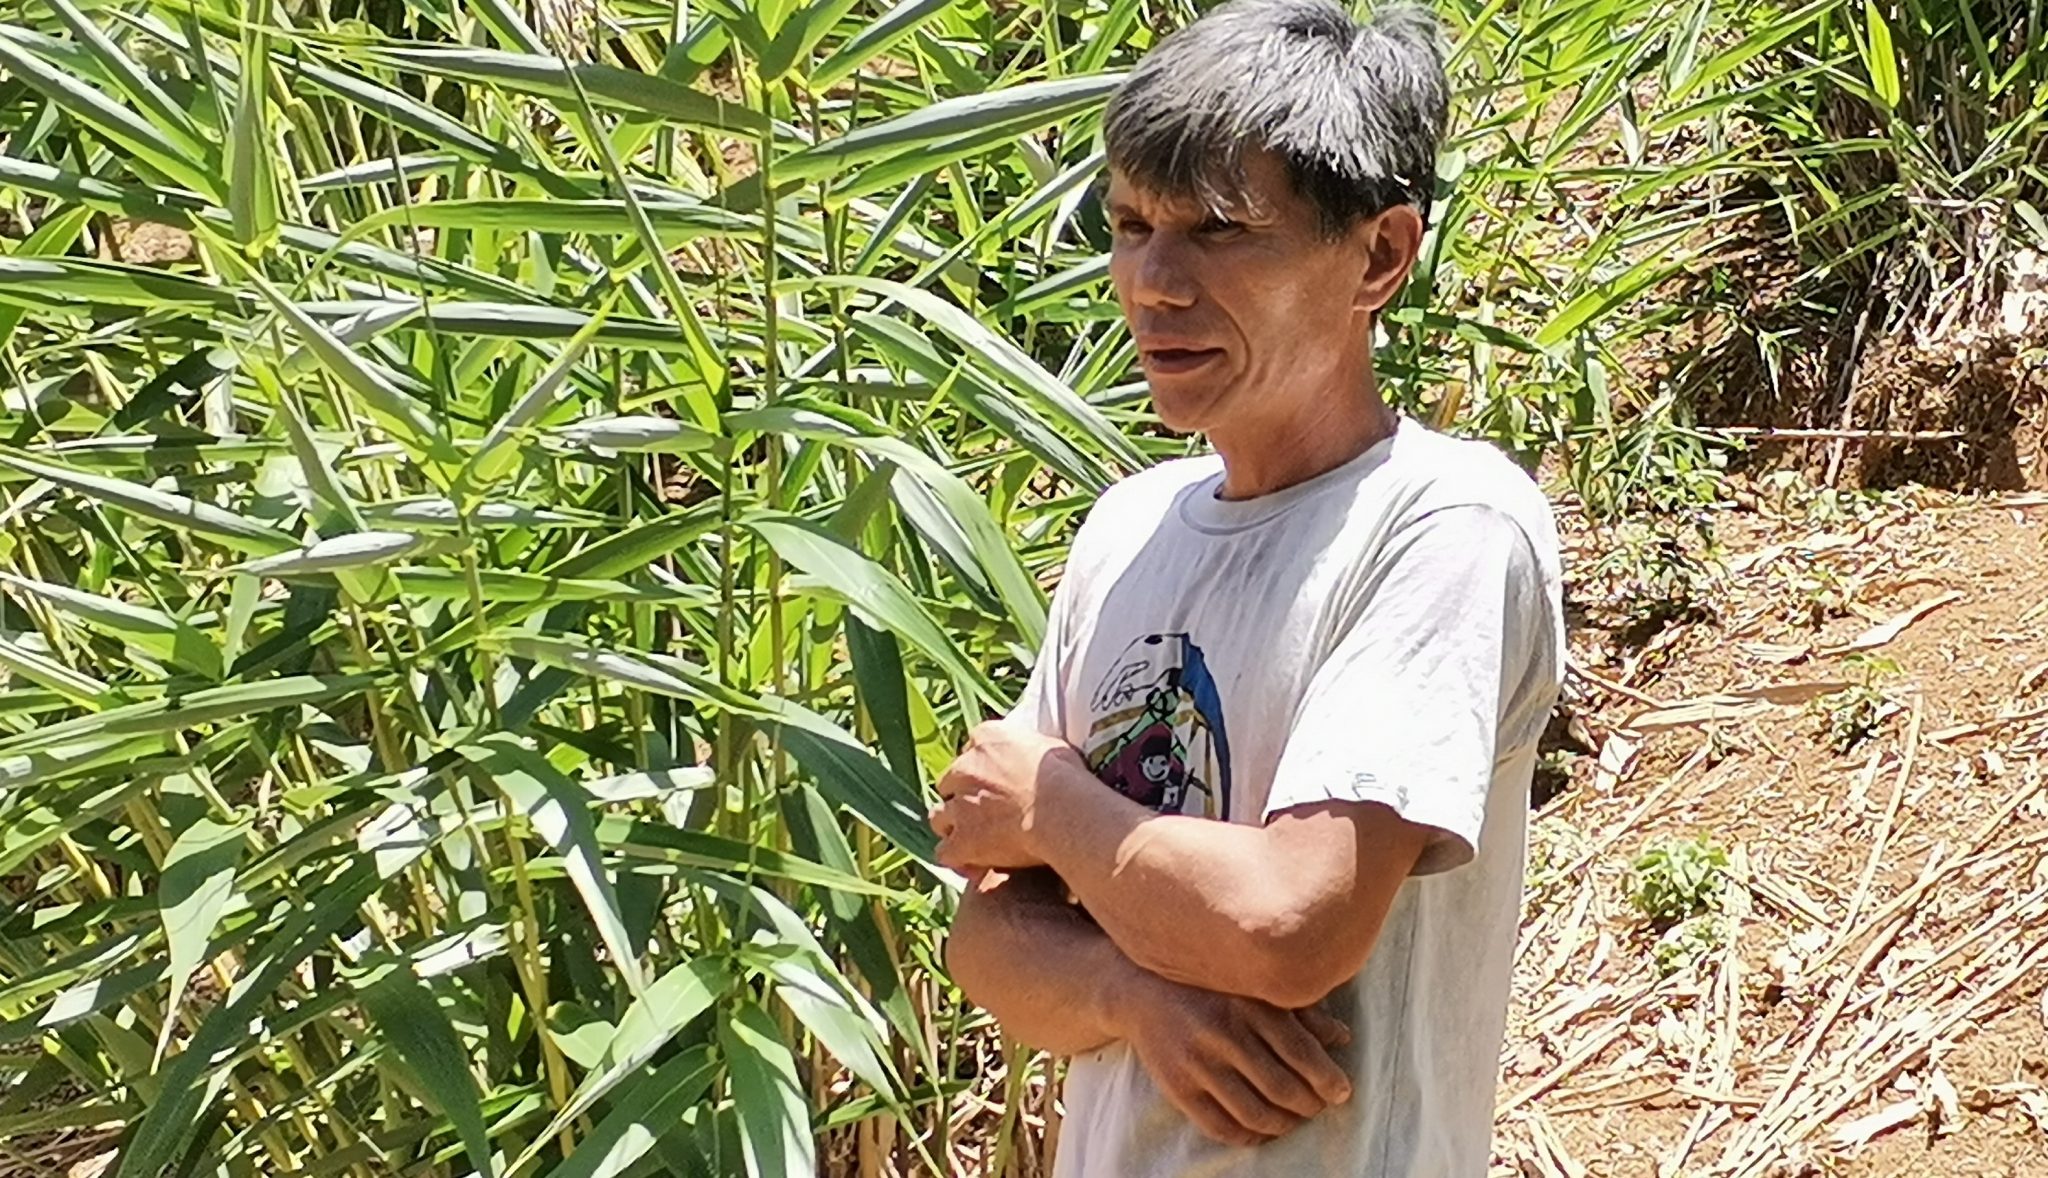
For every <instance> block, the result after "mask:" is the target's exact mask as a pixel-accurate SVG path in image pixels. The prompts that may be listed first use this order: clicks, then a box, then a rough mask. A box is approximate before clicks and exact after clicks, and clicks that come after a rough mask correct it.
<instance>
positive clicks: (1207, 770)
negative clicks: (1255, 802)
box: [1082, 634, 1230, 819]
mask: <svg viewBox="0 0 2048 1178" xmlns="http://www.w3.org/2000/svg"><path fill="white" fill-rule="evenodd" d="M1089 715H1090V716H1091V718H1092V719H1091V723H1090V725H1089V728H1088V741H1087V744H1086V746H1085V747H1084V748H1083V749H1082V755H1083V756H1085V757H1086V758H1087V760H1088V767H1089V768H1091V769H1093V770H1094V771H1095V775H1096V776H1097V777H1098V778H1101V779H1102V783H1103V784H1104V785H1107V786H1109V787H1110V788H1111V789H1114V790H1116V791H1117V792H1118V793H1120V794H1122V795H1124V796H1125V797H1127V798H1129V799H1131V800H1132V801H1134V802H1137V803H1138V804H1139V805H1142V806H1146V807H1148V808H1150V809H1153V810H1156V811H1158V812H1160V813H1162V814H1194V815H1200V816H1204V817H1209V818H1223V819H1228V818H1229V816H1230V742H1229V740H1228V739H1227V738H1226V737H1225V735H1224V731H1223V700H1222V697H1221V696H1220V695H1219V694H1218V693H1217V690H1216V680H1215V679H1214V678H1213V677H1211V675H1210V674H1209V667H1208V664H1207V663H1206V662H1204V661H1203V659H1202V648H1201V647H1199V646H1196V645H1195V644H1194V643H1193V642H1192V641H1190V640H1189V639H1188V636H1187V635H1186V634H1149V635H1146V636H1145V637H1143V638H1138V639H1134V640H1133V641H1132V642H1131V644H1130V645H1129V646H1126V647H1125V648H1124V650H1123V653H1122V654H1120V655H1118V656H1117V660H1116V661H1115V662H1114V663H1112V664H1111V665H1110V669H1109V673H1108V674H1107V675H1105V676H1104V677H1103V680H1102V683H1101V685H1100V686H1098V687H1097V688H1096V689H1095V694H1094V696H1093V697H1092V698H1091V699H1090V700H1089Z"/></svg>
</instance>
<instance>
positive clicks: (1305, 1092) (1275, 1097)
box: [1232, 1020, 1334, 1127]
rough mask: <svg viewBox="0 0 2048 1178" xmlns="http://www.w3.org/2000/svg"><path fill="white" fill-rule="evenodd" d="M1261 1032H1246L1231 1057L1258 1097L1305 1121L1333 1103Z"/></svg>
mask: <svg viewBox="0 0 2048 1178" xmlns="http://www.w3.org/2000/svg"><path fill="white" fill-rule="evenodd" d="M1289 1021H1292V1020H1289ZM1297 1029H1298V1028H1297ZM1264 1031H1265V1028H1263V1027H1262V1028H1259V1030H1258V1031H1254V1032H1249V1033H1248V1034H1249V1035H1250V1038H1251V1041H1250V1042H1246V1043H1240V1044H1237V1045H1236V1054H1235V1055H1234V1056H1233V1059H1232V1062H1233V1064H1234V1066H1235V1067H1236V1068H1237V1070H1238V1073H1239V1075H1240V1076H1242V1077H1243V1079H1244V1081H1245V1082H1246V1083H1248V1084H1250V1085H1251V1086H1252V1088H1253V1089H1254V1091H1256V1093H1257V1094H1258V1096H1259V1097H1260V1098H1261V1099H1262V1100H1264V1101H1265V1102H1266V1103H1267V1104H1269V1105H1272V1106H1273V1107H1274V1108H1276V1109H1278V1110H1280V1111H1282V1112H1286V1113H1291V1114H1292V1115H1294V1116H1297V1117H1300V1118H1302V1119H1304V1120H1306V1119H1307V1118H1309V1117H1313V1116H1315V1115H1316V1114H1317V1113H1320V1112H1322V1111H1323V1110H1324V1109H1326V1108H1328V1107H1329V1106H1330V1105H1331V1104H1332V1103H1334V1102H1333V1101H1332V1100H1330V1099H1329V1097H1328V1096H1326V1095H1325V1094H1324V1093H1323V1091H1322V1090H1321V1089H1320V1088H1316V1087H1314V1086H1312V1084H1311V1083H1310V1080H1309V1077H1308V1076H1307V1075H1305V1074H1304V1069H1303V1068H1301V1067H1300V1066H1298V1065H1296V1064H1293V1063H1291V1062H1290V1061H1289V1060H1288V1059H1287V1058H1286V1057H1285V1056H1282V1055H1281V1054H1280V1053H1279V1052H1278V1051H1276V1050H1275V1049H1274V1048H1273V1047H1272V1046H1271V1045H1269V1044H1268V1043H1267V1042H1266V1041H1265V1039H1264V1038H1263V1033H1264ZM1309 1047H1310V1050H1311V1051H1314V1052H1315V1053H1317V1054H1321V1053H1322V1048H1320V1047H1317V1046H1315V1045H1314V1044H1310V1045H1309ZM1255 1127H1256V1126H1255Z"/></svg>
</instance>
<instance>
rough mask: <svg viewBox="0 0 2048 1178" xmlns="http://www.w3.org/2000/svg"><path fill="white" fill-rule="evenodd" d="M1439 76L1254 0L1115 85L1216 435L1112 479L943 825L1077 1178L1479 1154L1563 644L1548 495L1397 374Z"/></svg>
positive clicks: (1161, 269)
mask: <svg viewBox="0 0 2048 1178" xmlns="http://www.w3.org/2000/svg"><path fill="white" fill-rule="evenodd" d="M1447 93H1448V87H1447V84H1446V81H1445V77H1444V67H1443V50H1442V48H1441V41H1440V39H1439V32H1438V29H1437V27H1436V24H1435V22H1434V20H1433V19H1432V18H1430V17H1429V16H1428V15H1427V14H1424V13H1420V12H1416V11H1412V10H1403V11H1387V12H1384V13H1382V14H1381V15H1380V16H1378V17H1377V18H1376V19H1375V20H1374V21H1373V22H1372V23H1371V24H1368V25H1364V26H1360V25H1357V24H1354V23H1353V22H1352V20H1351V19H1350V18H1349V17H1348V16H1347V15H1346V14H1345V13H1344V12H1343V11H1342V10H1341V9H1339V8H1338V7H1336V5H1335V4H1333V3H1330V2H1328V0H1233V2H1232V3H1228V4H1225V5H1223V6H1221V7H1219V8H1217V9H1215V10H1214V11H1213V12H1211V13H1210V14H1209V15H1207V16H1205V17H1204V18H1202V19H1201V20H1199V21H1197V22H1196V23H1195V24H1193V25H1191V26H1189V27H1188V28H1187V29H1185V30H1183V31H1181V32H1180V33H1178V34H1176V35H1174V36H1172V37H1169V38H1167V39H1166V40H1165V41H1163V42H1162V43H1161V44H1160V45H1159V46H1158V47H1157V48H1156V49H1155V50H1154V51H1153V52H1152V53H1151V54H1150V55H1149V56H1148V57H1147V58H1146V59H1145V60H1144V62H1143V63H1142V64H1141V65H1140V66H1139V67H1138V69H1137V70H1136V71H1135V72H1134V73H1133V74H1132V76H1131V77H1130V79H1129V80H1128V81H1126V82H1125V83H1124V85H1123V87H1122V88H1121V89H1120V90H1119V91H1118V92H1117V94H1116V96H1115V97H1114V98H1113V99H1112V101H1111V103H1110V107H1109V111H1108V113H1107V116H1106V121H1105V139H1106V142H1107V149H1108V159H1109V172H1110V182H1109V188H1108V193H1107V205H1108V209H1109V214H1110V220H1111V226H1112V229H1113V232H1114V247H1113V252H1112V256H1111V267H1110V273H1111V276H1112V278H1113V280H1114V282H1115V285H1116V290H1117V297H1118V299H1119V301H1120V303H1121V306H1122V309H1123V313H1124V316H1125V319H1126V320H1127V322H1128V323H1129V326H1130V328H1131V331H1132V333H1133V335H1134V336H1135V337H1136V340H1137V344H1138V347H1139V350H1140V353H1141V356H1142V364H1143V368H1144V372H1145V375H1146V377H1147V379H1148V381H1149V383H1150V386H1151V391H1152V397H1153V402H1154V405H1155V406H1156V408H1157V410H1158V412H1159V416H1160V418H1161V420H1162V421H1163V422H1164V423H1165V424H1166V425H1167V426H1168V427H1170V428H1172V429H1174V430H1177V431H1181V432H1189V433H1192V432H1201V433H1204V434H1206V435H1207V437H1208V440H1209V442H1210V443H1211V445H1212V446H1213V448H1214V450H1215V455H1214V456H1211V457H1205V458H1197V459H1189V460H1184V461H1178V462H1170V463H1167V464H1165V465H1163V466H1160V467H1157V468H1155V469H1153V470H1149V471H1146V472H1145V473H1143V474H1140V475H1137V476H1135V477H1133V478H1130V479H1127V480H1125V481H1124V482H1122V483H1120V484H1118V485H1117V486H1116V487H1114V488H1112V489H1111V490H1110V491H1109V492H1108V493H1107V494H1105V495H1104V496H1103V497H1102V499H1101V501H1100V502H1099V503H1098V504H1097V505H1096V507H1095V509H1094V511H1093V512H1092V514H1091V515H1090V517H1089V519H1088V521H1087V523H1086V524H1085V525H1084V526H1083V527H1082V529H1081V532H1080V535H1079V536H1078V537H1077V539H1076V540H1075V542H1074V546H1073V551H1072V555H1071V558H1070V560H1069V562H1068V565H1067V570H1066V574H1065V578H1064V580H1063V582H1062V583H1061V585H1060V587H1059V591H1058V593H1057V594H1056V595H1055V598H1054V602H1053V608H1052V614H1051V621H1050V624H1049V627H1048V633H1047V637H1046V642H1045V649H1044V650H1043V651H1042V652H1041V654H1040V656H1039V659H1038V662H1037V664H1036V666H1035V667H1034V669H1033V673H1032V677H1031V682H1030V685H1029V687H1028V688H1027V690H1026V692H1025V695H1024V698H1023V700H1022V702H1021V703H1020V704H1019V706H1018V709H1017V711H1016V712H1015V713H1014V714H1013V716H1012V717H1011V719H1010V720H1008V721H1004V722H996V723H992V724H986V725H983V726H981V727H980V728H978V729H977V730H976V731H975V732H974V734H973V737H972V740H971V741H970V743H969V746H968V748H967V749H966V750H965V751H964V752H963V753H962V754H961V756H960V758H959V760H958V761H957V762H956V763H955V764H954V766H953V767H952V768H951V769H950V770H949V771H948V772H947V774H946V775H945V777H944V779H943V780H942V781H941V783H940V786H939V792H940V793H941V795H943V797H944V798H945V801H944V804H943V805H942V806H941V807H940V808H939V809H938V810H937V811H935V812H934V814H933V826H934V828H935V829H936V830H937V831H938V833H939V834H940V836H941V840H942V841H941V844H940V852H939V853H940V858H941V860H942V861H943V862H945V863H947V864H948V865H949V866H953V867H956V868H958V869H960V870H961V871H963V872H965V873H966V874H967V876H968V878H969V879H970V881H972V886H971V887H970V888H969V889H968V892H967V894H966V895H965V896H964V897H963V898H962V900H961V903H960V910H959V916H958V919H957V922H956V924H955V926H954V929H953V932H952V936H951V937H950V939H949V944H948V960H949V962H950V964H951V968H952V971H953V974H954V976H955V978H956V979H957V980H958V981H959V983H960V984H961V986H962V987H964V988H965V990H966V992H967V994H968V996H969V997H970V998H972V999H973V1000H974V1001H976V1002H978V1003H980V1004H981V1005H983V1006H985V1007H986V1008H987V1009H989V1010H990V1011H992V1012H993V1013H994V1014H995V1015H996V1016H997V1018H998V1019H999V1020H1000V1021H1001V1023H1002V1025H1003V1028H1004V1030H1005V1032H1006V1033H1007V1034H1009V1035H1010V1036H1012V1037H1014V1038H1016V1039H1019V1040H1021V1041H1024V1042H1027V1043H1031V1044H1034V1045H1036V1046H1038V1047H1041V1048H1045V1049H1047V1050H1050V1051H1053V1052H1055V1053H1059V1054H1064V1055H1071V1056H1073V1057H1074V1059H1073V1062H1072V1066H1071V1068H1070V1070H1069V1074H1068V1080H1067V1088H1066V1109H1067V1115H1066V1120H1065V1123H1064V1126H1063V1128H1062V1130H1061V1136H1060V1142H1059V1150H1058V1161H1057V1172H1058V1173H1059V1174H1061V1175H1076V1176H1086V1178H1098V1176H1099V1178H1155V1176H1156V1178H1164V1176H1184V1175H1205V1176H1210V1175H1219V1176H1220V1175H1244V1176H1250V1175H1286V1176H1293V1175H1366V1176H1370V1178H1473V1176H1475V1175H1481V1174H1484V1173H1485V1171H1486V1168H1487V1164H1488V1156H1489V1149H1488V1146H1489V1142H1490V1137H1491V1129H1492V1119H1493V1092H1494V1084H1495V1079H1496V1068H1497V1060H1498V1058H1499V1052H1500V1043H1501V1037H1502V1031H1503V1024H1504V1021H1505V1017H1506V1007H1507V998H1508V982H1509V974H1510V969H1511V961H1512V958H1513V950H1514V942H1515V933H1516V927H1517V918H1518V908H1519V903H1520V896H1521V883H1522V870H1523V854H1524V836H1525V822H1526V811H1527V796H1528V787H1529V782H1530V776H1531V773H1532V771H1533V768H1534V764H1535V760H1536V742H1537V737H1538V734H1539V733H1540V732H1541V730H1542V728H1543V723H1544V719H1545V717H1546V716H1547V715H1548V713H1549V710H1550V707H1551V704H1552V702H1553V701H1554V699H1555V696H1556V693H1557V688H1558V683H1559V674H1560V669H1561V667H1562V665H1563V660H1562V653H1561V652H1562V642H1563V639H1562V626H1561V620H1560V609H1559V573H1558V556H1557V540H1556V535H1555V532H1554V529H1553V527H1552V523H1551V519H1550V515H1549V511H1548V508H1547V507H1546V505H1545V504H1544V502H1543V500H1542V497H1541V496H1540V495H1539V494H1538V493H1537V491H1536V489H1535V487H1534V486H1533V485H1532V484H1531V482H1530V481H1529V479H1528V478H1527V477H1526V476H1525V475H1524V474H1523V473H1522V472H1521V471H1520V470H1519V469H1517V468H1516V467H1514V466H1513V465H1512V464H1511V463H1510V462H1508V461H1507V460H1506V459H1505V458H1503V457H1502V456H1501V455H1499V454H1498V453H1497V452H1495V451H1494V450H1493V449H1491V448H1490V447H1487V446H1485V445H1483V444H1481V443H1476V442H1462V441H1454V440H1452V439H1449V438H1446V437H1443V436H1440V435H1437V434H1433V433H1431V432H1429V431H1428V430H1426V429H1423V428H1422V427H1420V426H1418V425H1416V424H1414V423H1412V422H1404V421H1400V420H1399V419H1398V418H1397V416H1396V415H1395V414H1394V413H1393V412H1392V411H1391V410H1390V409H1389V408H1388V407H1387V406H1386V405H1385V403H1384V402H1383V401H1382V400H1381V398H1380V395H1379V392H1378V387H1377V385H1376V383H1375V380H1374V375H1373V365H1372V335H1373V325H1374V319H1375V316H1376V315H1377V314H1378V312H1379V310H1380V309H1381V308H1382V307H1384V306H1385V305H1386V304H1387V303H1388V302H1389V301H1390V300H1391V299H1392V298H1393V297H1394V295H1395V294H1396V293H1397V292H1398V291H1399V289H1400V287H1401V285H1402V282H1403V281H1404V280H1405V279H1406V277H1407V275H1408V272H1409V270H1410V268H1411V267H1412V265H1413V264H1414V261H1415V257H1416V253H1417V251H1418V249H1419V248H1420V244H1421V240H1422V235H1423V227H1424V219H1425V217H1426V216H1427V213H1428V203H1429V196H1430V190H1431V185H1432V183H1433V179H1434V173H1435V168H1434V161H1435V154H1436V149H1437V144H1438V141H1439V139H1440V138H1441V136H1442V133H1443V126H1444V121H1445V117H1446V109H1447V106H1448V98H1447ZM1162 756H1163V758H1164V765H1163V766H1162V765H1161V763H1160V758H1161V757H1162ZM1162 769H1163V770H1164V774H1163V778H1162V777H1161V776H1160V774H1161V771H1162ZM1176 774H1178V775H1179V776H1180V778H1181V779H1182V780H1185V781H1187V782H1189V783H1190V784H1192V783H1194V782H1195V781H1200V782H1201V783H1202V785H1203V788H1201V789H1193V788H1189V789H1173V790H1168V789H1159V788H1156V787H1155V782H1157V781H1158V780H1162V779H1171V778H1172V777H1174V776H1175V775H1176ZM1105 783H1109V784H1105ZM1168 799H1171V803H1170V804H1169V803H1168ZM1146 802H1150V803H1151V805H1147V804H1145V803H1146ZM1070 901H1071V902H1070Z"/></svg>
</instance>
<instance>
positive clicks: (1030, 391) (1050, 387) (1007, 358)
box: [800, 275, 1146, 470]
mask: <svg viewBox="0 0 2048 1178" xmlns="http://www.w3.org/2000/svg"><path fill="white" fill-rule="evenodd" d="M800 285H801V286H803V287H813V286H814V287H835V286H836V287H846V288H849V289H852V290H861V291H866V292H868V293H870V294H875V295H880V296H882V297H883V298H885V299H887V300H888V301H890V302H892V303H900V304H901V305H903V306H905V307H908V308H909V309H910V310H912V311H915V312H916V313H917V314H918V315H919V316H920V317H922V318H923V319H924V320H925V322H927V323H929V324H931V325H932V326H933V327H936V328H938V329H939V330H940V331H942V332H944V333H946V335H947V336H949V337H950V338H951V339H952V340H953V342H955V343H957V344H959V345H960V346H961V347H962V348H964V349H965V350H966V351H967V353H968V354H969V355H970V356H972V357H974V358H975V359H976V360H977V361H979V362H980V363H981V364H982V365H983V366H984V367H985V368H986V369H987V370H988V371H989V372H991V373H993V374H994V375H995V376H997V377H1000V378H1001V379H1002V380H1003V382H1004V383H1005V384H1008V385H1010V386H1011V387H1013V388H1015V389H1017V390H1019V391H1020V392H1023V393H1025V394H1027V395H1029V396H1031V397H1032V398H1034V399H1035V400H1037V401H1038V402H1039V404H1040V405H1041V406H1042V407H1044V408H1045V409H1046V410H1048V411H1049V412H1050V413H1051V414H1052V415H1053V419H1054V420H1055V421H1057V422H1060V423H1061V424H1063V425H1065V426H1066V427H1067V428H1069V429H1071V430H1073V431H1074V432H1076V433H1077V434H1080V435H1081V436H1082V437H1085V438H1087V439H1088V440H1089V441H1090V442H1091V443H1093V444H1094V445H1095V447H1096V448H1097V450H1098V451H1100V452H1101V453H1102V454H1104V455H1106V456H1108V457H1110V458H1112V459H1114V460H1116V461H1117V462H1119V463H1121V464H1122V465H1123V466H1124V467H1125V469H1127V470H1139V469H1142V468H1143V467H1144V466H1145V465H1146V462H1145V460H1144V458H1143V457H1142V456H1141V455H1139V453H1138V451H1137V449H1136V447H1134V446H1132V445H1131V442H1130V439H1128V438H1126V437H1124V435H1123V434H1122V433H1121V432H1120V431H1119V430H1117V428H1116V427H1115V426H1113V425H1111V424H1110V423H1109V421H1108V419H1107V418H1104V417H1103V416H1102V413H1101V411H1100V410H1098V409H1096V408H1095V407H1094V406H1093V405H1090V404H1088V403H1087V402H1086V401H1084V400H1082V399H1081V397H1080V395H1079V394H1077V393H1075V392H1074V390H1073V389H1071V388H1068V387H1067V386H1066V385H1065V384H1064V383H1062V382H1061V381H1060V379H1059V378H1058V377H1056V376H1054V375H1053V374H1052V373H1050V372H1047V371H1046V370H1045V369H1044V368H1043V367H1041V366H1040V365H1039V363H1038V362H1037V361H1036V360H1033V359H1032V358H1031V357H1030V356H1028V355H1026V354H1025V353H1024V351H1023V350H1022V349H1021V348H1019V347H1017V345H1015V344H1013V343H1011V342H1010V341H1009V340H1006V339H1004V338H1003V337H1002V336H1000V335H997V334H996V333H995V332H994V331H992V330H990V328H989V327H988V326H987V325H986V324H984V323H982V322H981V321H979V320H977V319H976V318H975V317H974V316H972V315H970V314H968V313H967V312H966V311H965V310H963V309H961V308H960V307H958V306H955V305H954V304H952V303H949V302H947V301H945V300H944V299H941V298H939V297H938V296H937V295H934V294H932V293H931V292H930V291H925V290H919V289H917V288H915V287H910V286H905V285H903V284H902V283H900V282H890V281H888V280H886V279H881V278H862V277H858V276H854V275H833V276H829V277H824V278H817V279H811V280H808V281H806V282H804V283H802V284H800Z"/></svg>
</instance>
